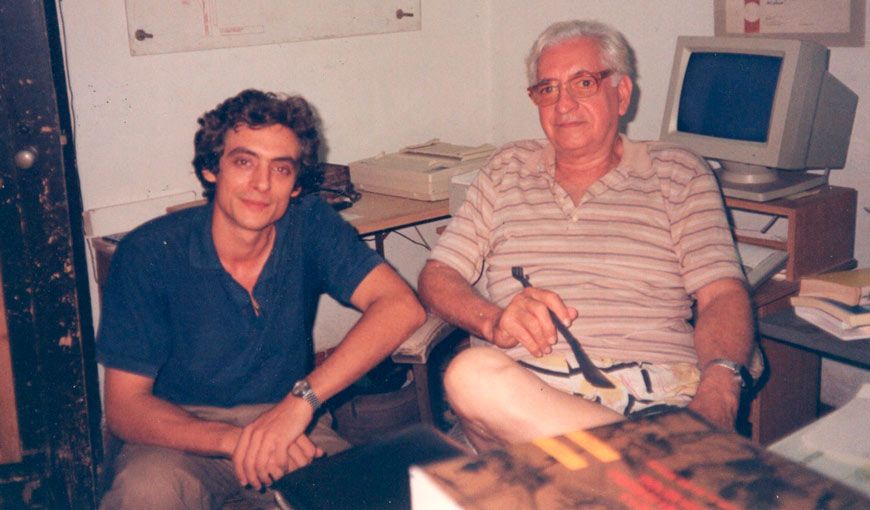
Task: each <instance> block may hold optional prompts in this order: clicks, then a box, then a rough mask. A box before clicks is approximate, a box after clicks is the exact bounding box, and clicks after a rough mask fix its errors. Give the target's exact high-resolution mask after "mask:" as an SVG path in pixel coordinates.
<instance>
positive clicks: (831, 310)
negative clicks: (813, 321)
mask: <svg viewBox="0 0 870 510" xmlns="http://www.w3.org/2000/svg"><path fill="white" fill-rule="evenodd" d="M789 301H790V302H791V305H792V306H803V307H807V308H818V309H819V310H822V311H823V312H825V313H827V314H829V315H832V316H833V317H836V318H837V319H839V320H840V321H841V322H842V323H843V326H844V327H847V328H854V327H856V326H868V325H870V305H856V306H850V305H844V304H843V303H840V302H839V301H833V300H831V299H825V298H821V297H811V296H804V295H803V294H798V295H797V296H792V297H791V298H790V300H789Z"/></svg>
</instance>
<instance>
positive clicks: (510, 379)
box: [444, 347, 625, 451]
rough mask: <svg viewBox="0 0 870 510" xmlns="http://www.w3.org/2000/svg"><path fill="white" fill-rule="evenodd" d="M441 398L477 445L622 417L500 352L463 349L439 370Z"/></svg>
mask: <svg viewBox="0 0 870 510" xmlns="http://www.w3.org/2000/svg"><path fill="white" fill-rule="evenodd" d="M444 386H445V389H446V392H447V399H448V401H449V402H450V404H451V406H452V408H453V410H454V412H456V414H457V415H458V416H459V419H460V420H461V422H462V426H463V429H464V431H465V434H466V436H467V437H468V439H469V440H470V441H471V443H472V444H473V445H474V446H475V448H477V450H478V451H485V450H488V449H492V448H496V447H499V446H504V445H506V444H514V443H523V442H528V441H531V440H533V439H535V438H539V437H549V436H555V435H559V434H564V433H566V432H570V431H573V430H583V429H588V428H592V427H597V426H599V425H606V424H608V423H614V422H617V421H620V420H623V419H625V417H624V416H623V415H621V414H619V413H617V412H616V411H613V410H611V409H608V408H606V407H604V406H602V405H599V404H596V403H594V402H590V401H588V400H584V399H582V398H580V397H577V396H573V395H569V394H567V393H564V392H562V391H559V390H557V389H555V388H553V387H551V386H549V385H547V384H545V383H544V382H543V381H541V380H540V379H539V378H538V377H537V376H535V375H534V374H533V373H531V372H530V371H528V370H526V369H525V368H523V367H522V366H520V365H519V364H518V363H517V362H516V361H514V360H513V359H511V358H510V357H508V356H507V355H506V354H505V353H504V352H502V351H500V350H498V349H494V348H490V347H473V348H470V349H467V350H465V351H463V352H461V353H459V355H457V356H456V358H455V359H454V360H453V361H452V362H451V363H450V365H449V366H448V368H447V371H446V373H445V375H444Z"/></svg>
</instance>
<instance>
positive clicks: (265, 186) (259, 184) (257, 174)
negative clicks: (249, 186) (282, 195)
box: [253, 163, 272, 191]
mask: <svg viewBox="0 0 870 510" xmlns="http://www.w3.org/2000/svg"><path fill="white" fill-rule="evenodd" d="M253 185H254V188H255V189H257V190H259V191H268V190H269V188H270V187H271V186H272V170H271V169H270V168H269V165H268V164H266V163H260V164H259V165H257V169H256V170H255V171H254V175H253Z"/></svg>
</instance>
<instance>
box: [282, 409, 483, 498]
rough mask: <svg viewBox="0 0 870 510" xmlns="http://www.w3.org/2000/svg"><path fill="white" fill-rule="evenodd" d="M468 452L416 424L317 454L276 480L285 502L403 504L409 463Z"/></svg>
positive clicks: (434, 431) (436, 433) (407, 486)
mask: <svg viewBox="0 0 870 510" xmlns="http://www.w3.org/2000/svg"><path fill="white" fill-rule="evenodd" d="M465 453H468V450H466V449H463V448H462V447H461V446H460V445H459V444H458V443H456V442H455V441H453V440H452V439H451V438H450V437H448V436H446V435H445V434H442V433H440V432H438V431H437V430H435V429H434V428H431V427H425V426H422V425H415V426H412V427H408V428H406V429H404V430H400V431H397V432H394V433H392V434H389V435H387V436H385V437H383V438H381V439H377V440H374V441H371V442H369V443H366V444H363V445H360V446H357V447H354V448H351V449H350V450H346V451H343V452H341V453H339V454H336V455H334V456H330V457H324V458H321V459H315V460H314V462H312V463H311V464H310V465H309V466H306V467H304V468H302V469H298V470H296V471H292V472H290V473H288V474H287V475H285V476H284V477H282V478H281V479H280V480H278V481H276V482H275V483H274V484H272V490H273V491H274V492H275V493H276V498H275V499H276V501H277V502H278V505H279V506H280V507H281V508H292V509H294V510H315V509H316V510H342V509H348V510H364V509H377V510H392V509H395V510H405V509H407V508H410V505H411V492H410V486H409V483H408V467H409V466H410V465H411V464H413V463H419V462H430V461H436V460H442V459H446V458H450V457H455V456H459V455H461V454H465Z"/></svg>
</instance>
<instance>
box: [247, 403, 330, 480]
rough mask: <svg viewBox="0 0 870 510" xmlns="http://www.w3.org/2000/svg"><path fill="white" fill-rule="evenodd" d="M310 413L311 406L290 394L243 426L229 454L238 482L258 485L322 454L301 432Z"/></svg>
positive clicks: (310, 416)
mask: <svg viewBox="0 0 870 510" xmlns="http://www.w3.org/2000/svg"><path fill="white" fill-rule="evenodd" d="M312 417H313V411H312V409H311V406H309V405H308V403H307V402H305V401H304V400H301V399H298V398H295V397H292V398H287V399H285V400H283V401H281V402H280V403H278V404H276V405H275V407H273V408H272V409H270V410H268V411H266V412H265V413H263V414H262V415H260V416H259V417H258V418H257V419H256V420H254V421H253V422H251V423H250V424H248V425H247V426H246V427H244V428H243V429H242V433H241V435H240V436H239V440H238V443H237V444H236V448H235V450H234V451H233V455H232V460H233V466H234V468H235V472H236V478H238V480H239V482H240V483H241V484H242V485H243V486H247V485H250V486H251V487H253V488H254V489H260V488H261V487H263V486H268V485H271V483H272V482H273V481H275V480H277V479H279V478H281V477H282V476H284V475H285V474H287V473H289V472H290V471H293V470H295V469H298V468H300V467H303V466H306V465H308V464H310V463H311V461H312V460H313V459H314V458H316V457H320V456H322V455H323V450H321V449H320V448H318V447H317V446H316V445H315V444H314V443H313V442H311V439H309V438H308V436H306V435H305V434H304V432H305V428H306V427H307V426H308V424H309V423H310V422H311V419H312Z"/></svg>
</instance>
